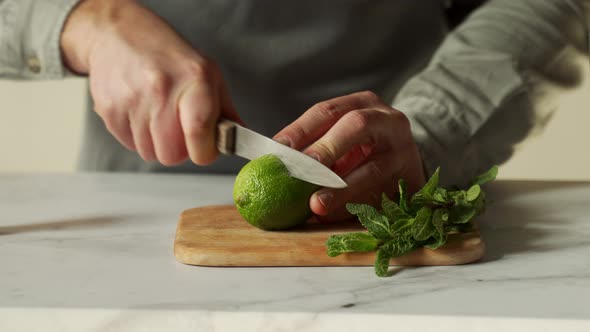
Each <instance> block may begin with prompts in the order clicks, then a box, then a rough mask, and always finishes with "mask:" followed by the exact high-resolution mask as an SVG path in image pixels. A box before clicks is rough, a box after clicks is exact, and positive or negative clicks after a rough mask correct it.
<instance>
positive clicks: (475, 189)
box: [465, 184, 481, 202]
mask: <svg viewBox="0 0 590 332" xmlns="http://www.w3.org/2000/svg"><path fill="white" fill-rule="evenodd" d="M480 193H481V187H480V186H479V184H474V185H473V186H471V188H469V190H467V192H466V193H465V198H466V199H467V200H468V201H470V202H473V201H475V200H476V199H477V197H479V194H480Z"/></svg>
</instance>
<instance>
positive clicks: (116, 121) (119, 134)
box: [97, 112, 136, 151]
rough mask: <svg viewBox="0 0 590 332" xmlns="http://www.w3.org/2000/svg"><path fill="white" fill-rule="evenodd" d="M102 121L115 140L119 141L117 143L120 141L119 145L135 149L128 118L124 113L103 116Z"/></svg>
mask: <svg viewBox="0 0 590 332" xmlns="http://www.w3.org/2000/svg"><path fill="white" fill-rule="evenodd" d="M97 113H98V112H97ZM103 121H104V123H105V126H106V127H107V129H108V131H109V132H110V133H111V134H112V135H113V136H114V137H115V138H116V139H117V141H119V143H121V145H123V146H124V147H125V148H126V149H128V150H131V151H135V150H136V147H135V143H134V141H133V133H131V126H130V124H129V118H128V117H127V114H126V113H120V115H112V116H108V117H105V118H103Z"/></svg>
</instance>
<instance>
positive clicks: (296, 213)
mask: <svg viewBox="0 0 590 332" xmlns="http://www.w3.org/2000/svg"><path fill="white" fill-rule="evenodd" d="M318 189H320V187H319V186H317V185H315V184H311V183H308V182H305V181H303V180H299V179H296V178H294V177H292V176H291V175H290V174H289V171H288V170H287V168H286V167H285V165H284V164H283V162H282V161H281V159H279V158H278V157H277V156H274V155H271V154H268V155H264V156H262V157H260V158H257V159H254V160H252V161H250V162H249V163H247V164H246V165H245V166H244V167H243V168H242V169H241V170H240V173H238V176H237V177H236V182H235V183H234V192H233V198H234V202H235V204H236V207H237V208H238V212H239V213H240V215H242V217H244V219H246V220H247V221H248V222H249V223H250V224H252V225H254V226H256V227H258V228H261V229H264V230H281V229H287V228H291V227H294V226H297V225H300V224H302V223H304V222H305V221H306V220H307V219H309V218H310V217H311V216H312V213H311V210H310V209H309V198H310V197H311V195H312V194H313V193H314V192H315V191H317V190H318Z"/></svg>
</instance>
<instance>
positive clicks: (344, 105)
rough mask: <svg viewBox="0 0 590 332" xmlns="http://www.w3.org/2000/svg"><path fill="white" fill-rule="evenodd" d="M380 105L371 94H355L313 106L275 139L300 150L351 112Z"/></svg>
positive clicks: (376, 98)
mask: <svg viewBox="0 0 590 332" xmlns="http://www.w3.org/2000/svg"><path fill="white" fill-rule="evenodd" d="M379 104H381V101H380V99H379V97H378V96H377V95H375V94H374V93H373V92H370V91H365V92H357V93H353V94H350V95H346V96H342V97H338V98H334V99H330V100H327V101H324V102H321V103H318V104H316V105H314V106H313V107H312V108H310V109H309V110H308V111H306V112H305V113H304V114H303V115H302V116H301V117H299V118H298V119H297V120H295V121H294V122H293V123H291V124H290V125H288V126H287V127H285V128H284V129H283V130H281V131H280V132H279V133H278V134H276V135H275V137H274V138H275V139H276V140H277V141H279V142H282V143H284V144H286V145H289V146H291V147H292V148H294V149H297V150H301V149H303V148H305V147H306V146H308V145H310V144H312V143H313V142H315V141H316V140H317V139H318V138H320V137H321V136H322V135H324V134H325V133H326V132H327V131H328V129H330V128H331V127H332V126H333V125H334V124H335V123H336V122H338V120H340V118H342V117H343V116H344V115H345V114H347V113H348V112H350V111H352V110H356V109H364V108H371V107H373V106H376V105H379Z"/></svg>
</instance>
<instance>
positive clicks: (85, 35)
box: [60, 0, 134, 74]
mask: <svg viewBox="0 0 590 332" xmlns="http://www.w3.org/2000/svg"><path fill="white" fill-rule="evenodd" d="M132 2H134V1H133V0H81V1H80V3H78V5H77V6H76V7H74V9H73V10H72V12H71V13H70V14H69V15H68V17H67V19H66V21H65V23H64V27H63V29H62V33H61V38H60V49H61V54H62V60H63V62H64V65H65V66H66V67H67V68H68V69H70V70H71V71H73V72H76V73H79V74H88V72H89V63H90V56H91V54H92V52H93V49H94V48H95V46H96V45H97V44H98V42H97V41H98V40H99V39H100V35H101V34H102V33H104V32H105V31H107V29H106V27H108V25H109V24H111V23H113V22H115V21H116V18H117V16H118V15H117V13H118V12H119V10H120V9H121V8H122V7H123V6H125V5H127V4H129V3H132Z"/></svg>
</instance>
